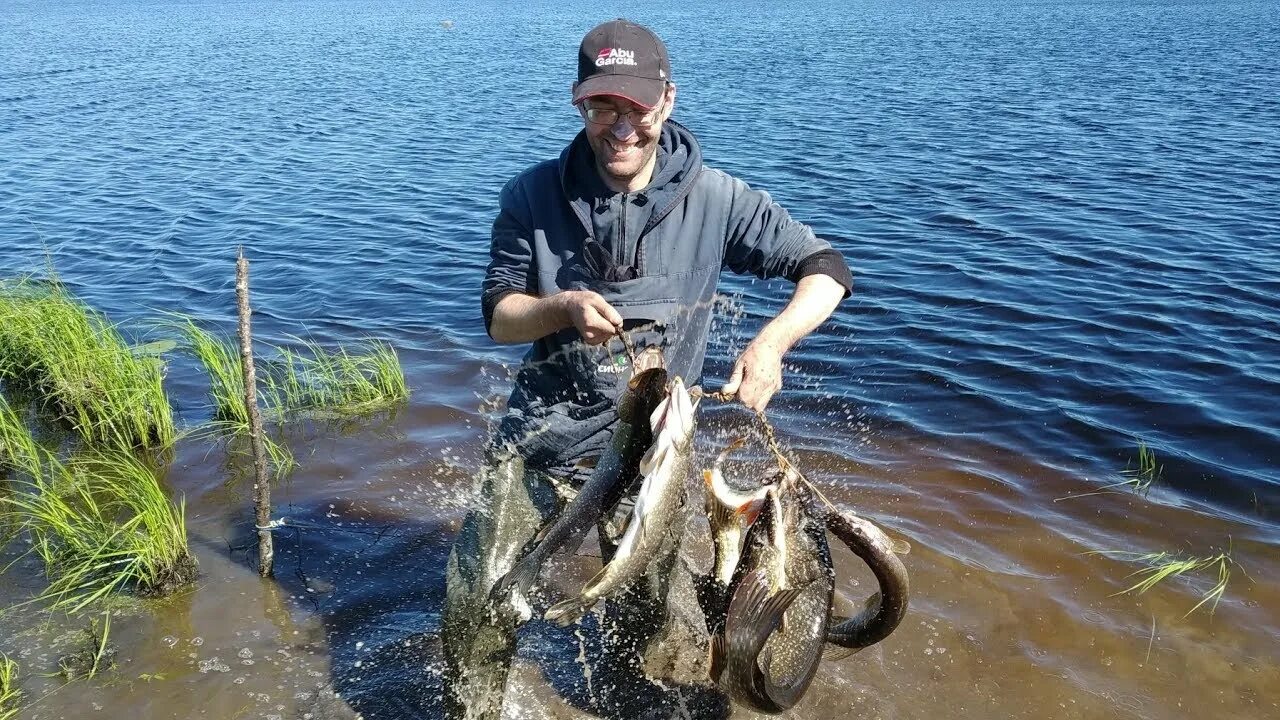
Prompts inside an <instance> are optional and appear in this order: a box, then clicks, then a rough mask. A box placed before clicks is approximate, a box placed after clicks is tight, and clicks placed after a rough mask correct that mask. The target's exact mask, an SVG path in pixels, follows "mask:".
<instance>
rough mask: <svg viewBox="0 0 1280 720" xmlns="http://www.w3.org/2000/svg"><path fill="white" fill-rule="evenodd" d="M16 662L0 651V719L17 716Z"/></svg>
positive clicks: (18, 694)
mask: <svg viewBox="0 0 1280 720" xmlns="http://www.w3.org/2000/svg"><path fill="white" fill-rule="evenodd" d="M21 697H22V692H21V691H19V690H18V663H16V662H14V661H13V660H11V659H9V656H8V655H5V654H4V653H0V720H13V718H15V717H17V716H18V700H19V699H20V698H21Z"/></svg>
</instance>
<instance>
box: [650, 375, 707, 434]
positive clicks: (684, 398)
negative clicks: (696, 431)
mask: <svg viewBox="0 0 1280 720" xmlns="http://www.w3.org/2000/svg"><path fill="white" fill-rule="evenodd" d="M697 408H698V401H697V400H695V399H694V398H693V397H692V396H691V395H690V394H689V389H688V388H687V387H685V384H684V380H683V379H682V378H681V377H680V376H679V375H676V376H675V377H673V378H671V380H670V382H669V383H668V384H667V397H666V398H664V399H663V400H662V402H661V403H660V404H659V405H658V407H656V408H654V410H653V414H652V415H650V416H649V427H650V428H652V429H653V434H654V436H655V437H657V436H658V435H659V434H660V433H669V434H671V435H674V436H675V438H677V439H681V440H683V439H684V438H687V437H689V436H690V435H692V434H693V424H694V412H695V411H696V410H697Z"/></svg>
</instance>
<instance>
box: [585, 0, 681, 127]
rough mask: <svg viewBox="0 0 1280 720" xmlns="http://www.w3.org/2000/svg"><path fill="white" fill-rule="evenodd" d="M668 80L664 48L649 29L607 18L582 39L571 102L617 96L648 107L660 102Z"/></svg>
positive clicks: (669, 64)
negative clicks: (597, 96) (576, 79)
mask: <svg viewBox="0 0 1280 720" xmlns="http://www.w3.org/2000/svg"><path fill="white" fill-rule="evenodd" d="M670 79H671V61H670V60H669V59H668V58H667V47H666V46H665V45H663V44H662V41H661V40H659V39H658V36H657V35H654V34H653V31H652V30H650V29H649V28H647V27H644V26H643V25H637V24H635V23H633V22H630V21H627V20H621V19H619V20H610V21H609V22H607V23H603V24H601V25H597V26H596V27H595V28H594V29H592V30H591V32H589V33H587V36H586V37H584V38H582V45H581V46H580V47H579V48H578V85H577V87H575V88H574V90H573V102H574V103H575V104H577V103H579V102H582V101H583V100H586V99H587V98H589V97H593V96H596V95H617V96H618V97H621V98H625V99H627V100H630V101H631V102H633V103H635V104H637V105H642V106H644V107H647V108H651V107H653V106H655V105H657V104H658V103H659V102H661V101H662V94H663V92H664V91H665V90H666V85H667V82H668V81H669V80H670Z"/></svg>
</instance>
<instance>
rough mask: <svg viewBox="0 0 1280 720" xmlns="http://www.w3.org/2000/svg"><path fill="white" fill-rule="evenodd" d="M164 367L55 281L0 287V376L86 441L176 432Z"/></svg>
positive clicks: (162, 437) (147, 442) (129, 440)
mask: <svg viewBox="0 0 1280 720" xmlns="http://www.w3.org/2000/svg"><path fill="white" fill-rule="evenodd" d="M162 370H163V364H162V363H161V361H160V360H159V359H157V358H155V357H148V356H140V355H139V354H135V353H134V352H133V349H132V348H131V347H130V346H129V344H128V343H127V342H126V341H125V339H124V337H123V336H122V335H121V334H120V332H119V331H118V330H117V329H116V327H115V326H114V325H112V324H111V323H110V322H108V321H107V319H106V318H105V317H103V316H102V315H101V314H99V313H97V312H95V311H94V310H92V309H91V308H89V307H88V306H86V305H85V304H84V303H82V302H80V301H79V300H77V299H76V298H75V297H73V296H72V295H71V294H70V293H68V292H67V291H66V289H65V288H64V287H63V286H62V285H61V284H60V283H58V282H57V281H56V280H53V281H50V282H35V281H31V280H27V279H23V280H20V281H17V282H14V283H6V284H4V285H3V286H0V378H3V379H5V380H6V381H9V382H13V383H17V384H22V385H26V386H28V387H30V388H31V389H33V390H34V391H36V392H37V393H39V394H40V395H42V396H43V397H44V398H45V399H46V402H45V407H46V408H48V409H51V410H53V411H54V412H55V413H56V414H57V415H58V416H59V418H60V419H62V420H64V421H66V422H67V423H68V424H69V425H70V426H71V427H72V428H73V429H74V430H75V431H76V432H77V433H79V434H80V435H81V436H82V437H83V438H84V439H85V440H86V441H88V442H90V443H93V444H99V445H113V446H117V447H138V446H144V447H167V446H168V445H170V444H171V443H172V442H173V440H174V436H175V430H174V425H173V414H172V411H171V410H170V408H169V400H168V398H167V397H166V396H165V394H164V388H163V386H162V384H161V380H162V376H163V372H162Z"/></svg>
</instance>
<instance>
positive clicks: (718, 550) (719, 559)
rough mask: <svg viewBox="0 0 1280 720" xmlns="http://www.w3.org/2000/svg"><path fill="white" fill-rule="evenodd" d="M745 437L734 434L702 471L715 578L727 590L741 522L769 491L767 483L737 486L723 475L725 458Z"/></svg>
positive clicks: (738, 549)
mask: <svg viewBox="0 0 1280 720" xmlns="http://www.w3.org/2000/svg"><path fill="white" fill-rule="evenodd" d="M745 444H746V441H745V439H743V438H741V437H739V438H736V439H735V440H734V441H733V442H732V443H730V444H729V447H727V448H725V449H724V450H723V451H722V452H721V453H720V454H719V455H718V456H717V457H716V461H715V463H714V464H713V465H712V466H711V469H710V470H703V471H702V479H703V482H705V483H706V486H707V501H706V509H707V520H708V522H709V523H710V525H711V534H712V537H713V539H714V541H715V542H714V546H715V580H716V582H717V583H718V584H719V586H720V588H721V589H723V590H725V591H727V589H728V586H729V583H730V582H731V581H732V580H733V570H734V568H735V567H737V565H738V558H739V557H740V555H741V554H742V532H743V525H744V523H745V525H746V526H747V527H750V526H751V525H752V524H753V523H754V522H755V521H756V518H757V516H758V515H759V514H760V509H761V507H762V506H763V504H764V501H765V498H766V495H767V493H768V488H767V487H764V486H762V487H759V488H756V489H755V490H749V491H748V490H738V489H736V488H734V487H733V486H731V485H729V483H728V481H726V480H725V477H724V462H725V460H726V459H728V457H729V454H730V453H732V452H733V451H734V450H738V449H740V448H742V446H743V445H745Z"/></svg>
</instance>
